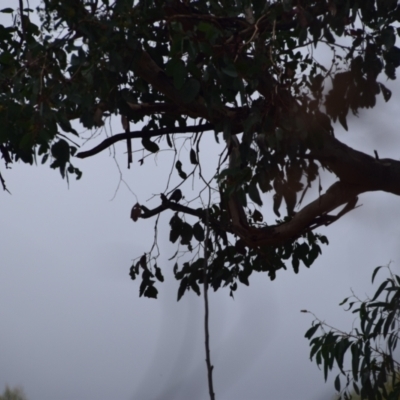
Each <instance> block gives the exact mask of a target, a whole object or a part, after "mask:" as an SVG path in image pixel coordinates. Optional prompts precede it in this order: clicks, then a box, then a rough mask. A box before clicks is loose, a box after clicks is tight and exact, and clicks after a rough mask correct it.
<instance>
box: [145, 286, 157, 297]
mask: <svg viewBox="0 0 400 400" xmlns="http://www.w3.org/2000/svg"><path fill="white" fill-rule="evenodd" d="M157 293H158V290H157V289H156V288H155V287H154V286H153V285H149V286H147V288H146V290H145V292H144V297H149V298H153V299H156V298H157Z"/></svg>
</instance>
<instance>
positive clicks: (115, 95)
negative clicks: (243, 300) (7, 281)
mask: <svg viewBox="0 0 400 400" xmlns="http://www.w3.org/2000/svg"><path fill="white" fill-rule="evenodd" d="M19 5H20V7H19V8H15V9H13V8H5V9H3V10H1V12H2V13H3V14H5V15H7V14H9V15H10V17H12V21H13V22H12V24H10V26H0V85H1V89H2V90H1V93H0V127H1V128H0V151H1V154H2V158H3V161H4V165H5V167H9V166H10V165H11V164H12V163H13V162H16V161H22V162H25V163H28V164H32V163H36V162H41V163H46V162H49V163H50V167H51V168H54V169H58V170H59V171H60V172H61V175H62V176H63V177H66V178H67V179H68V178H69V176H70V175H76V177H77V178H80V177H81V171H80V170H79V169H77V168H76V167H75V166H74V159H76V157H78V158H81V159H83V158H86V157H92V156H95V155H96V154H98V153H99V152H101V151H103V150H104V149H107V148H108V147H110V146H112V145H113V144H114V143H116V142H118V141H124V142H126V145H127V153H128V156H127V159H128V167H130V166H131V164H132V143H131V142H132V140H134V139H140V140H141V144H142V146H143V147H144V149H145V151H146V152H148V153H157V152H159V151H160V149H163V148H170V149H172V151H173V152H175V160H174V166H175V172H176V174H177V176H178V177H179V179H180V180H181V183H180V184H179V185H178V186H177V187H173V188H170V190H169V191H168V190H167V191H166V192H165V193H163V194H162V195H161V196H160V203H159V206H158V207H156V208H153V209H149V208H148V207H146V206H145V205H144V204H139V203H138V204H136V205H135V206H134V207H133V209H132V213H131V217H132V219H133V220H134V221H137V220H138V219H139V218H144V219H146V218H150V217H154V216H158V215H159V214H160V213H162V212H165V211H166V210H170V211H172V212H173V215H172V218H171V220H170V227H171V231H170V237H169V239H170V241H171V242H172V243H176V244H177V245H178V246H179V247H181V248H182V246H183V248H187V250H188V251H189V252H191V254H192V258H191V261H185V262H183V263H182V262H180V259H177V260H176V263H175V267H174V272H175V276H176V278H177V279H178V280H180V287H179V293H178V298H180V297H181V296H182V295H183V294H184V293H185V291H186V290H188V289H192V290H194V291H195V292H197V293H199V291H200V289H199V284H201V283H202V282H203V280H204V274H203V269H202V268H203V265H204V261H205V260H204V257H206V258H207V265H208V269H207V277H208V281H209V282H210V284H211V285H212V287H213V288H214V289H215V290H216V289H218V288H219V287H220V286H221V285H222V286H229V288H230V290H231V293H232V292H233V291H235V290H236V288H237V284H238V282H241V283H244V284H246V285H248V278H249V276H250V274H251V273H252V272H253V271H266V272H267V273H268V274H269V276H270V277H271V279H274V278H275V276H276V272H277V271H278V270H280V269H285V268H286V265H287V263H288V262H289V263H291V265H292V267H293V269H294V271H295V272H296V273H297V272H298V271H299V266H300V263H302V264H304V265H305V266H306V267H309V266H310V265H311V264H312V263H313V262H314V260H315V259H316V258H317V257H318V255H319V254H320V253H321V248H320V244H321V243H327V239H326V238H325V237H324V236H321V235H318V234H317V233H315V229H316V228H318V227H319V226H321V225H328V224H330V223H332V222H334V221H335V220H337V219H338V218H340V217H341V216H342V215H344V214H345V213H346V212H348V211H350V210H352V209H353V208H354V207H355V206H356V204H357V199H358V195H359V194H361V193H363V192H366V191H372V190H374V191H375V190H383V191H386V192H390V193H394V194H400V179H399V178H400V163H399V162H398V161H395V160H389V159H380V158H379V156H378V154H377V153H376V156H375V157H371V156H369V155H367V154H363V153H361V152H358V151H357V150H354V149H351V148H349V147H348V146H346V145H344V144H343V143H341V142H340V141H339V140H337V139H336V138H335V136H334V130H333V123H334V122H335V121H339V122H340V124H341V125H342V126H343V127H344V128H345V129H348V126H347V117H348V115H349V113H353V114H357V112H358V111H359V110H360V109H362V108H372V107H374V106H375V104H376V99H377V96H380V95H382V96H383V98H384V99H385V100H386V101H388V100H389V99H390V96H391V92H390V90H389V89H388V88H386V87H385V86H384V85H383V84H382V82H381V80H385V79H386V78H388V79H395V74H396V68H397V67H398V66H399V65H400V49H399V48H398V47H396V45H395V43H396V37H397V35H398V34H399V30H398V28H397V26H398V22H399V20H400V6H399V5H398V3H397V1H395V0H375V1H373V0H363V1H357V0H318V1H311V0H297V1H294V0H293V1H291V0H282V1H272V0H271V1H265V0H264V1H261V0H251V1H250V0H236V1H224V0H220V1H219V0H210V1H205V0H198V1H188V0H182V1H179V0H140V1H133V0H115V1H109V0H71V1H61V0H44V1H43V3H42V5H41V7H40V8H39V9H38V10H37V11H36V13H37V15H39V17H40V24H39V25H38V24H36V23H35V22H34V18H33V14H34V13H35V11H34V10H30V9H28V8H25V9H24V8H23V1H20V2H19ZM382 78H383V79H382ZM114 115H120V118H122V126H123V129H124V131H123V132H121V133H119V134H116V135H113V136H110V137H106V136H105V137H104V141H103V142H102V143H101V144H100V145H97V146H95V147H94V148H91V149H86V147H88V146H90V142H89V144H85V149H79V150H78V147H79V146H80V145H81V144H82V138H81V136H80V133H79V132H78V131H79V129H78V128H77V126H78V124H77V123H78V122H79V124H80V127H81V128H82V129H101V128H102V127H103V126H104V124H105V122H106V120H107V119H108V118H111V117H112V116H114ZM72 121H74V124H73V125H72V124H71V122H72ZM139 122H140V123H141V124H143V128H142V129H141V130H139V131H133V130H131V129H130V125H131V123H134V124H136V123H139ZM207 132H208V133H207ZM177 134H181V135H182V134H186V135H187V138H188V143H190V149H189V151H188V154H187V156H186V155H185V154H184V153H183V152H181V148H178V144H177V141H176V135H177ZM210 137H211V138H214V139H215V141H216V142H219V143H222V144H224V145H225V150H224V152H223V153H222V154H221V157H220V159H219V161H218V162H217V168H216V171H215V176H214V178H213V179H212V180H211V181H204V188H203V190H202V191H200V194H203V197H201V196H200V199H202V201H199V202H198V204H196V205H195V206H194V207H193V206H192V204H189V203H188V202H187V201H186V197H187V196H186V195H185V194H186V191H187V190H189V189H188V187H190V185H185V183H187V182H189V181H188V180H189V178H192V177H199V178H200V181H201V179H202V175H201V171H202V170H201V167H202V162H204V161H205V158H204V156H203V157H202V155H201V154H200V149H201V145H202V143H203V141H204V140H209V138H210ZM136 148H137V146H136ZM143 162H144V157H143V158H141V159H140V163H143ZM134 168H135V169H139V168H140V165H135V166H134ZM321 168H323V169H325V170H327V171H329V172H330V173H332V174H334V175H335V176H336V178H337V180H336V182H335V183H334V184H333V185H332V186H331V187H329V188H328V189H327V190H323V189H322V186H321V182H320V179H321V176H320V170H321ZM1 172H2V174H0V178H1V182H2V184H3V188H4V189H7V186H6V184H8V181H7V182H6V181H5V178H4V176H5V175H4V169H3V170H2V171H1ZM8 175H9V176H12V175H11V174H7V177H8ZM316 182H317V184H316V185H315V183H316ZM313 183H314V187H316V188H317V190H316V199H315V200H314V201H312V202H310V203H309V204H308V205H306V206H303V207H302V208H301V207H300V206H301V203H302V200H303V197H304V195H305V194H306V192H307V190H309V189H310V188H311V185H312V184H313ZM268 195H269V197H268ZM268 199H270V200H268ZM264 203H266V205H269V207H270V210H271V211H274V213H275V214H276V219H275V220H273V221H267V218H268V216H270V214H268V213H267V211H268V210H266V208H265V207H264V208H262V206H263V205H264ZM282 204H285V205H286V207H285V208H286V209H285V211H282ZM340 206H343V209H342V210H341V211H340V212H339V213H336V214H334V215H331V214H329V213H331V212H332V211H333V210H335V209H336V208H338V207H340ZM205 225H207V226H208V227H209V229H210V233H209V235H207V234H206V233H207V232H208V230H207V229H206V228H205ZM205 243H206V247H207V249H206V250H207V251H206V253H205V255H203V253H201V254H200V253H199V251H198V250H199V249H201V247H202V245H203V244H205ZM177 254H180V253H179V252H177ZM156 259H157V254H153V253H152V252H151V251H150V252H149V253H147V254H144V255H142V256H140V257H139V258H138V259H137V262H136V261H135V262H134V264H133V265H132V268H131V270H130V275H131V277H132V278H133V279H135V278H136V276H137V275H141V277H142V284H141V287H140V295H145V296H148V297H156V296H157V289H156V288H155V286H154V285H155V281H156V279H158V280H160V281H162V280H163V276H162V271H161V269H160V268H159V267H158V266H157V264H156V261H157V260H156Z"/></svg>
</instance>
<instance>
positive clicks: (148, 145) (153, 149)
mask: <svg viewBox="0 0 400 400" xmlns="http://www.w3.org/2000/svg"><path fill="white" fill-rule="evenodd" d="M142 145H143V147H144V148H145V149H146V150H147V151H149V152H150V153H157V151H158V150H160V147H159V146H158V144H157V143H154V142H152V141H151V140H150V139H149V138H147V137H146V138H143V139H142Z"/></svg>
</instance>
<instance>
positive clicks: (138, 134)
mask: <svg viewBox="0 0 400 400" xmlns="http://www.w3.org/2000/svg"><path fill="white" fill-rule="evenodd" d="M212 129H214V125H213V124H203V125H196V126H183V127H174V128H161V129H156V130H151V131H143V130H142V131H134V132H128V133H118V134H116V135H113V136H111V137H109V138H107V139H105V140H103V141H102V142H101V143H100V144H99V145H97V146H96V147H93V149H90V150H87V151H81V152H80V153H78V154H77V155H76V157H78V158H87V157H91V156H94V155H95V154H98V153H100V152H101V151H103V150H105V149H107V148H108V147H110V146H112V145H113V144H114V143H117V142H119V141H121V140H127V139H139V138H149V137H154V136H162V135H167V134H170V133H171V134H174V133H196V132H204V131H210V130H212Z"/></svg>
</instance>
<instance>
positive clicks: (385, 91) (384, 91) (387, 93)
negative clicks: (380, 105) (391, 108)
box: [379, 83, 392, 101]
mask: <svg viewBox="0 0 400 400" xmlns="http://www.w3.org/2000/svg"><path fill="white" fill-rule="evenodd" d="M379 87H380V88H381V90H382V95H383V98H384V99H385V101H389V100H390V98H391V97H392V92H391V90H389V89H388V88H387V87H386V86H384V85H383V84H382V83H379Z"/></svg>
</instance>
